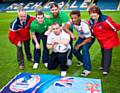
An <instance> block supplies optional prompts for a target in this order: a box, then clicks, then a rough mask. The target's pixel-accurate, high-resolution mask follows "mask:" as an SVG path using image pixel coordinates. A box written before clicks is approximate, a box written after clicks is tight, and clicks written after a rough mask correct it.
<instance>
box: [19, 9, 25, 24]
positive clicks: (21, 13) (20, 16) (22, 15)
mask: <svg viewBox="0 0 120 93" xmlns="http://www.w3.org/2000/svg"><path fill="white" fill-rule="evenodd" d="M18 17H19V20H20V22H21V23H22V22H26V20H27V14H26V12H25V11H19V12H18Z"/></svg>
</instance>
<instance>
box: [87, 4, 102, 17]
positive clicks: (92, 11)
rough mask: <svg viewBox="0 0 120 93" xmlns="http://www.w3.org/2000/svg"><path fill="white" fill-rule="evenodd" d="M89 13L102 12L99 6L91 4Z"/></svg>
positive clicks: (100, 13)
mask: <svg viewBox="0 0 120 93" xmlns="http://www.w3.org/2000/svg"><path fill="white" fill-rule="evenodd" d="M88 12H89V14H91V13H97V14H99V15H102V12H101V10H100V8H99V7H97V6H95V5H94V6H91V7H90V8H89V11H88Z"/></svg>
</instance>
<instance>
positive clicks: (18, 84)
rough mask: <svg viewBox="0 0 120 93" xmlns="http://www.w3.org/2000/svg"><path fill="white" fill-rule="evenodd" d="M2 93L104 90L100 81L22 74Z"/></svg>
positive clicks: (81, 92)
mask: <svg viewBox="0 0 120 93" xmlns="http://www.w3.org/2000/svg"><path fill="white" fill-rule="evenodd" d="M0 93H102V90H101V80H100V79H91V78H83V77H61V76H57V75H48V74H30V73H21V74H18V75H16V76H15V77H14V78H13V79H12V80H11V81H10V82H9V83H8V84H7V85H6V86H5V87H3V88H2V89H1V90H0Z"/></svg>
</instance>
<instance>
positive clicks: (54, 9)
mask: <svg viewBox="0 0 120 93" xmlns="http://www.w3.org/2000/svg"><path fill="white" fill-rule="evenodd" d="M48 16H49V18H50V20H51V21H52V23H53V24H54V23H56V22H57V23H58V24H59V25H60V26H61V27H62V26H63V25H64V24H65V23H66V22H68V20H69V18H68V15H67V14H66V13H65V12H64V11H60V9H59V6H58V4H56V3H52V4H51V5H50V13H49V14H48ZM48 16H47V17H48ZM70 31H73V30H72V29H71V28H70ZM73 39H75V37H74V38H73ZM73 39H72V38H71V40H70V45H71V48H70V49H69V50H70V51H69V52H70V53H69V56H68V61H67V65H71V64H72V49H73V46H72V40H73Z"/></svg>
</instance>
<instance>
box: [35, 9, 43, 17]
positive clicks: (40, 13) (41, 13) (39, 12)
mask: <svg viewBox="0 0 120 93" xmlns="http://www.w3.org/2000/svg"><path fill="white" fill-rule="evenodd" d="M37 15H43V16H44V13H43V12H42V11H40V10H37V11H36V16H37Z"/></svg>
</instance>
